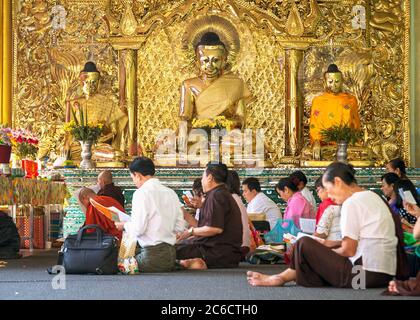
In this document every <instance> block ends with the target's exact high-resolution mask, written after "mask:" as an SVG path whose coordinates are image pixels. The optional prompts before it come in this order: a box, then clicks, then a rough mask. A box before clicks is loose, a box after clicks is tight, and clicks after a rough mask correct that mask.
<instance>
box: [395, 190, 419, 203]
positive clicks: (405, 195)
mask: <svg viewBox="0 0 420 320" xmlns="http://www.w3.org/2000/svg"><path fill="white" fill-rule="evenodd" d="M398 193H399V194H400V197H401V199H402V200H403V201H405V202H407V203H411V204H417V202H416V199H414V197H413V194H412V193H411V191H410V190H405V191H404V190H403V188H399V189H398Z"/></svg>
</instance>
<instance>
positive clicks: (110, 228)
mask: <svg viewBox="0 0 420 320" xmlns="http://www.w3.org/2000/svg"><path fill="white" fill-rule="evenodd" d="M90 199H93V200H95V201H96V202H98V203H99V204H101V205H103V206H105V207H115V208H117V209H118V210H121V211H122V212H125V211H124V208H123V207H122V206H121V204H120V203H119V202H118V201H117V200H115V199H114V198H111V197H107V196H98V195H97V194H96V193H95V191H93V190H92V189H89V188H82V189H81V190H80V193H79V200H80V202H81V203H82V205H83V206H84V207H85V208H86V220H85V224H84V225H89V224H97V225H98V226H99V227H101V229H102V230H103V231H104V232H105V233H108V234H111V235H113V236H114V237H116V238H118V240H121V238H122V232H121V231H119V230H118V229H117V228H116V227H115V224H114V222H113V221H112V220H111V219H109V218H107V217H106V216H105V215H104V214H102V213H101V212H100V211H99V210H98V209H96V208H95V207H94V206H93V205H92V204H91V203H90ZM87 232H95V229H89V230H88V231H87Z"/></svg>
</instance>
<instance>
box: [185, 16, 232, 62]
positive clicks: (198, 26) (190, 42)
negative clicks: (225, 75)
mask: <svg viewBox="0 0 420 320" xmlns="http://www.w3.org/2000/svg"><path fill="white" fill-rule="evenodd" d="M207 32H214V33H216V34H217V35H218V36H219V38H220V40H221V41H222V42H223V44H224V45H225V47H226V50H227V53H228V56H227V63H228V68H229V66H231V65H233V64H234V62H235V59H236V57H237V55H238V53H239V50H240V40H239V33H238V32H237V30H236V28H235V26H234V25H233V24H232V23H231V22H230V21H229V20H227V19H225V18H223V17H220V16H215V15H210V16H201V17H198V18H196V19H195V20H193V21H192V22H191V23H190V24H189V25H188V26H187V27H186V29H185V32H184V34H183V36H182V49H183V50H185V51H187V55H188V60H189V61H190V62H191V63H194V61H195V47H196V46H197V44H198V43H199V42H200V39H201V37H202V36H203V35H204V34H205V33H207Z"/></svg>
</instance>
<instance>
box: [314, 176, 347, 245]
mask: <svg viewBox="0 0 420 320" xmlns="http://www.w3.org/2000/svg"><path fill="white" fill-rule="evenodd" d="M315 188H316V192H317V194H318V197H319V199H321V201H324V200H326V199H328V192H327V190H326V189H325V188H324V186H323V184H322V176H321V177H319V178H318V179H317V180H316V181H315ZM340 221H341V206H338V205H333V204H331V205H329V206H328V207H327V208H326V209H325V210H324V212H323V213H322V215H321V218H320V219H319V221H318V224H317V225H316V230H315V233H314V236H316V237H318V238H322V239H326V240H341V227H340Z"/></svg>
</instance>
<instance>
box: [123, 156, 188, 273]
mask: <svg viewBox="0 0 420 320" xmlns="http://www.w3.org/2000/svg"><path fill="white" fill-rule="evenodd" d="M129 170H130V174H131V178H132V179H133V182H134V184H135V185H136V187H137V190H136V191H135V192H134V194H133V203H132V213H131V221H129V222H115V225H116V226H117V228H118V230H121V231H122V230H124V232H127V233H128V235H129V236H131V237H135V238H137V243H138V245H139V246H140V248H138V250H137V251H136V260H137V262H138V269H139V271H140V272H168V271H172V270H175V261H176V252H175V246H174V245H175V242H176V234H177V232H182V231H183V230H184V229H185V227H184V226H185V224H184V218H183V213H182V210H181V207H182V204H181V202H180V201H179V199H178V196H177V194H176V193H175V191H173V190H172V189H170V188H168V187H166V186H164V185H163V184H162V183H161V182H160V181H159V180H158V179H157V178H155V177H154V174H155V165H154V163H153V161H152V160H151V159H149V158H146V157H138V158H136V159H134V161H133V162H131V163H130V166H129Z"/></svg>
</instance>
